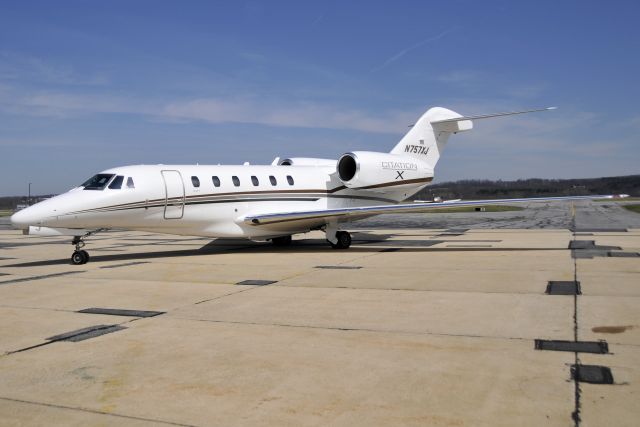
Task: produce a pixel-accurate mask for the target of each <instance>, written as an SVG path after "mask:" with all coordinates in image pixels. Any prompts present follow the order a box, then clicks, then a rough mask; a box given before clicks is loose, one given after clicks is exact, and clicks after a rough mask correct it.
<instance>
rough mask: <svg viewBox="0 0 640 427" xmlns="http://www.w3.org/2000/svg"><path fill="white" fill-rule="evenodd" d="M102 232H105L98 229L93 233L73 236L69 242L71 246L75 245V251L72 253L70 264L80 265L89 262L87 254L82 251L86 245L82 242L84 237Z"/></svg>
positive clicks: (102, 229)
mask: <svg viewBox="0 0 640 427" xmlns="http://www.w3.org/2000/svg"><path fill="white" fill-rule="evenodd" d="M104 230H106V228H99V229H97V230H94V231H89V232H88V233H86V234H85V235H83V236H73V240H72V241H71V244H72V245H75V247H76V250H75V251H73V254H71V264H73V265H81V264H86V263H87V262H89V252H87V251H85V250H83V249H82V248H83V247H84V246H85V245H86V243H85V242H84V239H85V238H86V237H89V236H91V235H92V234H95V233H98V232H100V231H104Z"/></svg>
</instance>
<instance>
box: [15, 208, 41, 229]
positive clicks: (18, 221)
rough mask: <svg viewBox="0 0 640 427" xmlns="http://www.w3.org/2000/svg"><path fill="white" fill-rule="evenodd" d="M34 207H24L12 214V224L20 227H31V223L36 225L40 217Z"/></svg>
mask: <svg viewBox="0 0 640 427" xmlns="http://www.w3.org/2000/svg"><path fill="white" fill-rule="evenodd" d="M38 216H39V215H38V214H37V212H36V210H35V209H33V207H28V208H25V209H22V210H21V211H18V212H16V213H14V214H13V215H11V224H13V226H14V227H15V228H18V229H26V228H29V226H30V225H35V224H36V223H37V222H38V220H39V219H40V218H38Z"/></svg>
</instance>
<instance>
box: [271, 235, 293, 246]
mask: <svg viewBox="0 0 640 427" xmlns="http://www.w3.org/2000/svg"><path fill="white" fill-rule="evenodd" d="M271 243H273V245H274V246H289V245H290V244H291V236H281V237H274V238H273V239H271Z"/></svg>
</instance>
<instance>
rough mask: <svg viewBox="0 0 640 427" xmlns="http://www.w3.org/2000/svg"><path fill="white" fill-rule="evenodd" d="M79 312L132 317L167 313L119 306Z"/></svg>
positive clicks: (80, 311)
mask: <svg viewBox="0 0 640 427" xmlns="http://www.w3.org/2000/svg"><path fill="white" fill-rule="evenodd" d="M77 313H87V314H108V315H111V316H130V317H153V316H158V315H160V314H164V313H166V312H165V311H144V310H121V309H118V308H98V307H92V308H85V309H84V310H79V311H77Z"/></svg>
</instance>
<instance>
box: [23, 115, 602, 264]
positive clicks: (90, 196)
mask: <svg viewBox="0 0 640 427" xmlns="http://www.w3.org/2000/svg"><path fill="white" fill-rule="evenodd" d="M550 109H553V107H550V108H544V109H536V110H527V111H516V112H508V113H498V114H489V115H482V116H470V117H463V116H461V115H460V114H458V113H456V112H454V111H451V110H448V109H445V108H441V107H434V108H431V109H429V110H428V111H427V112H426V113H424V114H423V115H422V117H420V119H419V120H418V121H417V123H416V124H415V125H414V126H413V127H412V128H411V129H410V130H409V132H407V134H406V135H405V136H404V137H403V138H402V139H401V140H400V142H399V143H398V144H397V145H396V146H395V147H394V148H393V149H392V150H391V152H390V153H381V152H371V151H354V152H349V153H346V154H343V155H342V157H340V159H338V160H337V161H336V160H328V159H317V158H290V159H284V160H281V161H279V159H276V160H275V161H274V162H273V163H272V164H271V165H265V166H253V165H239V166H205V165H195V166H194V165H140V166H124V167H117V168H113V169H109V170H106V171H103V172H100V173H99V174H97V175H94V176H93V177H91V178H89V179H88V180H87V181H85V182H84V183H83V184H82V185H80V186H79V187H76V188H73V189H71V190H69V191H68V192H66V193H64V194H61V195H59V196H56V197H53V198H51V199H48V200H45V201H43V202H40V203H37V204H35V205H33V206H31V207H28V208H26V209H24V210H21V211H19V212H17V213H15V214H14V215H13V216H12V217H11V222H12V223H13V225H14V226H15V227H17V228H20V229H22V230H23V232H24V234H30V235H38V236H73V241H72V244H74V245H75V251H74V252H73V255H72V256H71V262H72V263H73V264H84V263H86V262H87V261H88V260H89V254H88V253H87V252H86V251H85V250H82V247H83V246H84V241H83V239H84V238H86V237H88V236H90V235H91V234H94V233H96V232H98V231H104V230H108V229H124V230H138V231H150V232H159V233H168V234H178V235H190V236H205V237H225V238H244V239H247V238H248V239H254V240H271V241H272V242H273V243H274V244H275V245H287V244H290V243H291V235H293V234H297V233H305V232H308V231H310V230H318V229H320V230H324V232H325V233H326V238H327V240H328V241H329V243H330V244H331V246H332V247H333V248H336V249H346V248H348V247H349V246H350V245H351V236H350V234H349V233H348V232H347V231H343V230H341V229H340V228H341V225H343V224H344V223H345V222H348V221H351V220H355V219H361V218H365V217H369V216H373V215H379V214H385V213H417V212H424V211H430V210H433V209H438V208H443V207H447V208H450V207H451V206H472V205H481V204H487V203H492V204H495V203H526V202H532V201H553V200H577V199H594V198H602V197H609V196H602V195H598V196H576V197H549V198H530V199H502V200H476V201H462V200H455V201H446V202H440V203H438V202H430V203H402V201H404V200H407V199H408V198H409V197H411V196H412V195H414V194H415V193H417V192H418V191H419V190H420V189H422V188H424V187H425V186H427V185H428V184H429V183H430V182H431V181H432V180H433V170H434V167H435V166H436V163H437V162H438V159H439V158H440V155H441V154H442V151H443V149H444V147H445V145H446V143H447V140H448V138H449V136H450V135H451V134H456V133H458V132H463V131H467V130H470V129H472V127H473V121H474V120H479V119H486V118H489V117H498V116H508V115H514V114H522V113H530V112H535V111H545V110H550Z"/></svg>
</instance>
